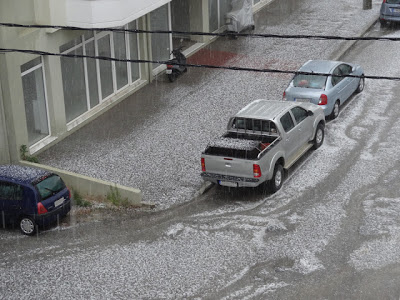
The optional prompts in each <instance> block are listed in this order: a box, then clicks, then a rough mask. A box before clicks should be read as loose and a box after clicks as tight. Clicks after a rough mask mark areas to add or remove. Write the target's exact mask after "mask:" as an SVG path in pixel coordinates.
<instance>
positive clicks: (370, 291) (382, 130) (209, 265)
mask: <svg viewBox="0 0 400 300" xmlns="http://www.w3.org/2000/svg"><path fill="white" fill-rule="evenodd" d="M308 2H309V1H299V2H296V3H300V4H303V5H304V4H305V3H308ZM301 7H302V6H301V5H299V7H297V9H300V8H301ZM295 11H297V10H295ZM258 22H261V20H258ZM269 22H273V21H272V20H270V21H269ZM303 22H304V21H303ZM269 26H271V25H269ZM259 27H262V26H259ZM370 34H371V35H374V36H381V35H383V34H385V35H386V34H395V35H397V36H399V35H400V34H399V28H397V27H393V28H385V29H381V28H380V26H379V25H378V24H377V25H375V26H374V27H373V28H372V29H371V32H370ZM281 46H282V45H281ZM271 47H274V46H273V45H271ZM275 47H276V49H277V48H278V44H277V45H276V46H275ZM397 49H398V46H397V45H396V44H394V43H382V42H366V43H364V42H363V43H357V44H356V45H355V47H354V48H353V49H352V51H350V52H349V53H348V54H347V55H346V56H345V57H343V60H345V61H346V60H347V61H353V62H356V63H359V64H361V65H362V66H363V67H364V70H365V74H366V75H386V76H399V75H400V74H399V70H400V63H399V62H398V61H397V60H390V59H388V58H390V56H391V54H392V55H394V54H395V53H397ZM303 51H304V50H303ZM321 51H322V50H321ZM383 53H385V54H386V55H383ZM285 61H286V62H287V61H289V60H285ZM204 76H205V75H204ZM188 77H189V76H188ZM204 78H206V77H204ZM188 80H189V79H188ZM274 80H275V78H273V80H272V81H274ZM280 81H284V83H283V84H280V86H284V84H285V83H286V81H285V80H283V79H282V78H279V77H277V78H276V82H280ZM280 86H279V89H280ZM399 92H400V87H399V86H398V84H397V83H396V82H389V81H382V80H367V81H366V87H365V90H364V92H363V93H361V94H359V95H355V96H354V97H353V98H352V99H351V100H350V101H349V102H348V103H347V104H346V105H345V106H344V107H343V109H342V111H341V114H340V116H339V118H338V119H337V120H334V121H331V122H328V124H327V128H326V140H325V142H324V145H323V146H322V147H321V148H320V149H318V150H317V151H314V152H309V153H308V154H307V155H306V156H305V157H303V158H302V159H301V160H300V161H299V162H298V163H297V164H296V165H295V166H294V168H292V169H291V170H290V172H289V174H288V178H287V180H286V182H285V183H284V186H283V188H282V190H280V191H279V192H278V193H276V194H274V195H271V194H269V192H268V191H264V190H262V189H252V190H246V189H239V190H232V189H230V190H229V189H225V188H213V189H211V190H210V191H208V192H207V193H206V194H204V195H202V196H200V197H198V198H195V199H193V200H191V201H186V202H184V203H179V204H176V205H174V206H171V207H169V208H166V209H164V210H157V211H128V212H125V213H121V212H114V213H110V214H109V215H106V216H103V217H99V218H97V220H96V219H94V220H92V221H88V222H84V223H79V222H77V220H74V219H73V217H70V218H71V219H70V220H69V223H68V224H69V225H62V226H60V227H58V228H54V229H52V230H49V231H46V232H43V233H42V234H40V235H39V236H38V237H34V238H28V237H22V236H20V235H18V233H17V232H16V231H15V230H2V231H1V232H0V240H1V249H2V251H1V253H0V255H1V259H0V274H1V275H0V282H1V284H0V288H1V291H2V293H1V294H0V295H1V296H0V297H3V298H4V299H20V298H24V297H29V298H34V299H35V298H41V299H43V298H45V299H46V298H59V299H68V298H94V299H99V298H109V299H182V298H189V299H194V298H197V299H399V296H400V268H399V267H400V264H399V262H400V261H399V257H400V255H399V254H400V253H399V250H398V249H400V247H399V246H400V234H399V232H400V230H399V229H400V221H399V220H400V219H399V217H398V216H399V213H400V193H399V187H400V184H399V181H398V178H399V176H400V165H399V162H398V159H397V158H398V157H399V154H400V148H399V147H398V145H400V136H399V135H398V132H399V130H400V121H399V118H398V113H397V112H398V111H399V109H400V103H399V102H398V99H397V97H396V95H398V94H399ZM277 93H278V92H277Z"/></svg>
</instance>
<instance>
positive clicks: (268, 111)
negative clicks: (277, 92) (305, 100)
mask: <svg viewBox="0 0 400 300" xmlns="http://www.w3.org/2000/svg"><path fill="white" fill-rule="evenodd" d="M294 106H299V104H298V103H296V102H292V101H282V100H265V99H258V100H254V101H253V102H251V103H250V104H248V105H247V106H245V107H244V108H242V109H241V110H240V111H239V112H238V113H237V114H236V115H235V117H239V118H252V119H265V120H273V119H275V118H276V117H277V116H279V115H280V114H281V113H282V112H283V111H286V110H287V109H289V108H291V107H294Z"/></svg>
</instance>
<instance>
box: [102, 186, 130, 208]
mask: <svg viewBox="0 0 400 300" xmlns="http://www.w3.org/2000/svg"><path fill="white" fill-rule="evenodd" d="M107 200H108V201H109V202H111V203H112V204H113V205H115V206H124V207H127V206H129V205H130V203H129V200H128V198H122V197H121V194H120V193H119V190H118V188H117V187H116V186H114V187H112V186H110V191H109V192H108V193H107Z"/></svg>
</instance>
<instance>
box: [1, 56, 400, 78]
mask: <svg viewBox="0 0 400 300" xmlns="http://www.w3.org/2000/svg"><path fill="white" fill-rule="evenodd" d="M0 52H3V53H7V52H19V53H27V54H34V55H44V56H46V55H47V56H60V57H69V58H91V59H101V60H106V61H117V62H126V63H157V64H170V63H171V62H170V61H160V60H144V59H119V58H113V57H108V56H91V55H81V54H66V53H64V54H63V53H52V52H46V51H38V50H26V49H6V48H0ZM174 64H177V65H180V66H186V67H194V68H209V69H223V70H233V71H248V72H259V73H278V74H294V75H296V74H303V75H321V76H331V74H326V73H314V72H301V71H291V70H279V69H255V68H244V67H235V66H216V65H204V64H179V63H174ZM335 76H336V75H335ZM337 77H353V78H365V79H374V80H377V79H381V80H394V81H400V77H389V76H366V75H363V76H358V75H337Z"/></svg>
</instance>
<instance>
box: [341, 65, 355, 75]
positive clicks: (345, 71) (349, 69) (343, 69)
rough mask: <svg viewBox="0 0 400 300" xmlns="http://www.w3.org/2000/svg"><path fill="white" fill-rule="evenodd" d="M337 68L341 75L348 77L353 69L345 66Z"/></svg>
mask: <svg viewBox="0 0 400 300" xmlns="http://www.w3.org/2000/svg"><path fill="white" fill-rule="evenodd" d="M339 68H340V70H341V72H342V74H343V75H349V74H350V73H351V70H352V69H353V68H352V67H351V66H349V65H345V64H343V65H340V66H339Z"/></svg>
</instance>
